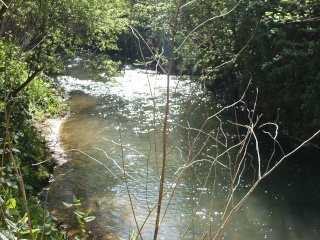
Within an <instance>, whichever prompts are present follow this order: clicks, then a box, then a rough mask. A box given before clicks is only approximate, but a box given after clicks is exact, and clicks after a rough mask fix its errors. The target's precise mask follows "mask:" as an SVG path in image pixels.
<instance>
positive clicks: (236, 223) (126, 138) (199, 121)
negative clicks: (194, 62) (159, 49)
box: [48, 69, 320, 240]
mask: <svg viewBox="0 0 320 240" xmlns="http://www.w3.org/2000/svg"><path fill="white" fill-rule="evenodd" d="M59 84H61V85H63V86H64V87H65V89H66V91H67V92H69V94H70V98H69V105H70V109H71V111H72V113H73V114H72V116H70V117H69V119H67V120H66V121H64V123H63V124H62V126H61V129H60V143H61V145H62V147H63V149H64V151H65V153H66V155H67V159H68V161H67V162H66V163H65V164H63V165H62V166H60V167H58V168H57V169H56V170H55V172H54V180H53V182H52V186H51V189H50V192H49V197H48V208H49V209H50V211H51V213H52V214H53V215H54V216H55V217H56V218H58V219H61V220H62V223H63V224H65V226H66V225H68V226H69V228H66V229H65V231H67V233H68V235H69V237H70V239H73V238H74V237H75V235H77V234H78V235H80V228H79V225H78V224H77V222H76V220H75V216H74V214H73V213H72V211H73V209H71V208H67V207H65V206H64V205H63V202H68V203H72V202H73V196H76V197H77V198H78V199H80V201H81V206H78V207H77V209H78V210H79V211H83V212H86V211H88V210H90V211H91V212H90V214H89V215H92V216H95V217H96V218H95V220H93V221H92V222H89V223H85V229H86V233H85V234H84V235H83V236H84V237H86V238H87V239H119V237H122V238H125V239H129V237H128V236H129V235H130V233H131V232H132V230H134V231H135V234H137V232H138V231H137V226H136V222H137V223H138V225H139V226H140V227H141V226H142V225H143V228H142V231H141V237H142V238H143V239H152V237H153V231H154V224H155V212H156V210H155V206H156V203H157V198H158V194H159V193H158V191H159V179H160V178H159V172H160V170H161V166H162V165H161V164H162V163H161V161H162V156H163V153H162V128H163V119H164V113H165V102H166V86H167V81H166V76H164V75H157V74H155V73H154V72H151V71H149V72H146V71H144V70H137V69H135V70H133V69H127V70H126V71H125V73H124V76H123V77H117V78H115V79H113V80H112V81H102V80H100V81H94V80H91V79H90V77H89V76H87V75H85V74H82V73H81V72H80V73H79V72H78V73H77V75H73V76H64V77H61V78H60V79H59ZM170 99H171V101H170V112H169V119H168V134H167V142H168V151H170V152H169V153H168V155H167V156H168V159H167V165H166V175H165V184H164V188H165V191H166V193H165V195H164V200H163V201H164V202H163V207H162V214H163V213H164V212H166V214H165V216H164V218H163V219H162V222H161V225H160V230H159V238H158V239H172V240H175V239H182V238H183V239H210V238H212V237H213V235H214V233H215V231H216V229H217V226H218V224H219V219H220V218H221V217H222V216H223V211H224V206H225V203H226V197H227V196H228V194H229V193H230V187H231V185H230V174H231V172H232V171H230V166H231V167H232V166H233V165H232V163H233V162H234V161H235V159H237V158H236V156H237V154H238V151H239V147H234V148H231V149H230V151H228V153H224V151H225V150H226V149H229V148H230V147H231V146H233V145H235V144H237V137H236V134H235V133H236V132H237V131H236V128H235V125H234V124H230V123H228V121H227V120H229V121H231V122H235V119H234V117H232V115H233V114H231V113H232V111H233V108H230V109H229V110H226V111H223V112H222V113H220V114H219V115H217V116H216V117H212V116H213V114H215V113H217V112H218V111H220V110H221V109H222V108H223V106H224V104H223V103H222V102H221V101H218V100H214V99H212V98H211V99H208V98H207V97H206V96H205V95H204V94H203V93H202V92H201V91H200V90H199V88H198V87H197V85H196V84H194V83H193V82H192V81H191V80H181V81H179V80H178V79H177V78H175V77H172V78H171V80H170ZM204 123H205V124H204ZM242 134H243V132H241V133H240V138H243V137H244V135H242ZM250 148H251V150H252V149H253V147H252V146H251V147H250V146H249V148H248V152H250V151H251V150H250ZM261 148H264V149H263V151H262V154H261V155H262V156H264V157H266V158H267V156H269V155H270V152H271V150H272V144H271V145H270V144H263V143H262V144H261ZM223 153H224V154H223ZM218 156H219V157H218ZM250 156H252V159H254V158H255V157H256V155H255V154H254V153H251V152H250V155H248V156H247V157H246V158H245V159H246V161H247V164H246V165H245V166H244V168H243V175H242V177H241V178H240V179H239V181H237V183H238V185H237V191H235V195H234V197H233V201H234V203H236V202H237V200H239V198H240V197H241V196H243V195H244V194H245V193H246V192H247V191H248V190H249V189H250V187H251V186H252V181H253V180H252V179H253V178H254V176H255V175H254V174H255V171H254V170H253V168H254V167H255V169H256V166H254V165H255V164H254V163H253V162H254V160H252V161H253V162H252V161H251V160H250ZM215 160H218V162H215V164H213V162H214V161H215ZM275 160H276V159H275ZM317 161H318V156H315V155H312V154H306V153H304V152H299V153H297V154H295V155H294V156H293V157H291V158H288V159H287V160H286V161H285V162H284V163H283V164H282V165H280V167H279V168H278V169H277V170H276V171H275V172H273V173H272V174H271V175H270V176H269V177H268V178H267V179H265V180H264V181H263V182H262V183H261V185H260V186H259V187H258V188H257V189H256V190H255V191H254V192H253V194H252V195H251V197H250V198H249V199H248V200H247V202H246V203H245V204H244V205H243V206H242V207H241V208H240V210H239V211H238V212H237V213H236V215H235V216H234V217H233V219H232V220H231V222H230V224H229V225H228V226H227V227H226V228H225V233H224V235H223V237H222V239H232V240H234V239H249V240H251V239H252V240H253V239H272V240H278V239H279V240H280V239H281V240H282V239H320V206H319V200H320V177H319V176H320V175H319V174H318V173H319V170H320V169H319V166H320V165H319V164H318V163H317ZM317 168H318V169H317ZM123 169H125V173H126V174H124V171H123ZM233 187H234V186H233ZM231 188H232V187H231ZM128 193H129V194H130V198H131V201H130V198H129V195H128ZM167 206H168V207H167ZM132 209H133V210H134V215H135V218H134V217H133V213H132ZM146 219H147V220H146ZM204 236H206V237H204Z"/></svg>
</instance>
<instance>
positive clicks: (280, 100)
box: [125, 0, 320, 138]
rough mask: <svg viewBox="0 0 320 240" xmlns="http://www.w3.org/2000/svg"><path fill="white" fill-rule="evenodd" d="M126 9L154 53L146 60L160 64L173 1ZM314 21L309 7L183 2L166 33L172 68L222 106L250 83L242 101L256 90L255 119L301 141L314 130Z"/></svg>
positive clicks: (319, 14)
mask: <svg viewBox="0 0 320 240" xmlns="http://www.w3.org/2000/svg"><path fill="white" fill-rule="evenodd" d="M133 2H134V4H133V5H132V8H131V12H132V15H131V16H132V19H133V20H132V24H133V25H134V27H135V29H137V31H138V32H139V33H140V34H141V35H142V37H144V39H145V41H146V43H148V44H149V46H151V47H152V49H153V51H154V54H153V58H152V57H150V58H149V59H148V58H146V59H147V61H149V62H152V61H153V63H154V62H155V61H157V60H159V59H162V60H163V61H164V62H165V61H166V59H167V57H168V56H169V55H170V51H169V49H170V33H171V32H170V31H171V29H172V25H171V24H172V19H173V18H174V14H175V13H174V12H175V11H174V9H175V8H176V7H177V1H165V2H161V3H157V4H154V3H153V2H154V1H148V3H149V4H145V1H133ZM183 3H184V2H183ZM319 22H320V4H319V3H318V1H316V0H309V1H305V0H281V1H271V0H270V1H262V0H258V1H250V0H245V1H235V0H228V1H219V0H214V1H213V0H212V1H189V2H187V3H185V4H184V5H182V7H181V9H180V15H179V19H178V24H177V26H176V28H175V29H174V31H175V34H176V37H175V45H176V46H175V47H176V53H175V54H176V57H175V68H176V70H177V73H178V72H179V71H180V73H182V74H183V73H185V74H191V75H194V76H198V77H201V78H200V80H201V81H202V82H203V85H204V86H206V87H207V88H211V89H212V90H214V91H217V90H219V92H220V93H223V94H222V95H223V96H224V97H225V98H228V99H229V100H230V101H234V100H236V99H238V98H239V95H241V94H242V93H243V91H244V90H245V89H246V88H247V85H248V84H249V80H250V79H251V85H250V88H249V91H248V94H247V102H248V103H249V104H250V102H251V103H253V101H254V99H255V98H256V94H257V91H256V89H258V103H257V105H258V107H259V111H260V113H263V114H264V115H265V116H266V117H267V118H268V119H269V120H271V121H274V120H275V119H278V123H281V124H280V125H281V128H282V130H284V131H285V132H287V133H288V134H289V135H290V136H292V137H301V138H303V137H305V136H307V135H310V134H311V133H312V132H314V131H315V130H317V129H319V127H320V121H319V119H320V115H319V114H320V106H319V104H318V102H319V100H320V99H319V94H318V93H319V80H320V79H319V76H320V75H319V74H320V73H319V67H320V66H319V64H320V62H319V61H318V58H319V53H320V24H319ZM131 38H133V39H134V37H131ZM125 39H129V37H128V36H126V37H125ZM127 41H128V40H127ZM132 45H133V44H132ZM143 50H144V52H145V54H146V55H147V56H150V53H149V54H148V52H149V50H148V49H147V48H146V47H144V48H143ZM154 65H155V64H154Z"/></svg>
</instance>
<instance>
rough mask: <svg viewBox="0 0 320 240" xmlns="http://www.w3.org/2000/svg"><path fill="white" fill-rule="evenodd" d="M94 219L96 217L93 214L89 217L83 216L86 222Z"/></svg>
mask: <svg viewBox="0 0 320 240" xmlns="http://www.w3.org/2000/svg"><path fill="white" fill-rule="evenodd" d="M95 219H96V217H95V216H89V217H85V218H84V220H85V221H86V222H91V221H93V220H95Z"/></svg>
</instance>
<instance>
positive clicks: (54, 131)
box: [35, 118, 67, 166]
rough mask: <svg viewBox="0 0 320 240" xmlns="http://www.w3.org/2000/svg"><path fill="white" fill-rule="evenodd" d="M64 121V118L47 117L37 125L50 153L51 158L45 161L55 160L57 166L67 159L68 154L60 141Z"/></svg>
mask: <svg viewBox="0 0 320 240" xmlns="http://www.w3.org/2000/svg"><path fill="white" fill-rule="evenodd" d="M63 121H64V118H55V119H46V120H44V121H42V122H38V123H37V124H36V126H35V127H36V129H37V131H38V132H39V134H40V136H41V138H42V139H43V141H44V144H45V146H46V148H47V150H48V152H49V154H50V156H49V157H50V158H49V159H46V160H45V161H53V162H54V164H55V165H57V166H59V165H62V164H63V163H65V162H66V161H67V158H66V155H65V154H64V152H63V149H62V146H61V145H60V143H59V132H60V126H61V124H62V122H63Z"/></svg>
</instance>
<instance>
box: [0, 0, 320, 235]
mask: <svg viewBox="0 0 320 240" xmlns="http://www.w3.org/2000/svg"><path fill="white" fill-rule="evenodd" d="M179 2H180V5H179ZM181 3H182V4H181ZM178 6H180V7H178ZM177 9H178V10H179V11H178V13H179V14H178V21H177V22H176V23H175V22H174V19H175V16H176V12H177ZM0 22H1V26H0V59H1V62H0V92H1V94H2V98H1V100H0V114H1V115H0V120H1V122H0V144H1V149H0V153H1V159H2V161H1V169H2V170H1V173H0V174H1V182H0V186H1V189H0V194H1V198H0V204H1V209H0V211H1V213H0V229H1V233H0V237H1V238H4V237H3V236H2V235H1V234H4V235H6V237H7V238H8V239H13V236H18V237H21V236H26V235H29V236H30V238H34V239H36V238H43V239H46V238H45V236H46V234H47V237H48V238H49V237H50V234H53V233H52V232H51V230H50V231H49V230H48V229H51V228H52V226H51V225H50V224H49V225H48V226H46V228H43V227H41V226H42V225H41V224H42V223H43V221H42V220H43V219H45V217H44V215H45V214H42V215H41V214H39V211H40V210H39V208H38V206H37V205H35V203H32V206H33V207H34V208H36V209H38V210H37V211H34V212H35V215H29V214H32V211H31V210H30V211H29V210H28V204H29V205H30V204H31V202H32V201H27V202H26V198H25V196H24V193H23V192H24V190H25V189H24V188H31V186H32V187H33V188H34V189H35V191H37V190H38V189H37V187H39V185H38V182H39V179H43V180H44V179H46V178H47V177H48V176H49V174H48V171H49V168H50V166H45V165H37V167H34V166H33V165H32V164H35V163H38V162H41V161H43V159H44V156H45V155H44V151H43V150H42V148H39V145H40V142H39V139H38V138H37V134H36V133H35V130H34V128H33V126H32V123H33V122H34V121H35V120H36V119H39V118H41V117H46V116H54V115H57V114H58V113H59V110H60V108H61V102H60V101H59V100H58V99H57V98H56V97H55V92H56V91H57V89H55V88H52V83H51V82H50V81H49V80H48V78H46V77H45V75H48V74H59V73H61V72H63V69H64V67H63V62H64V61H65V60H66V59H69V58H71V57H74V56H78V55H81V56H82V57H84V58H87V59H89V60H90V61H87V62H86V63H87V64H88V68H89V69H90V68H95V69H97V68H98V69H103V70H104V71H106V73H107V74H111V73H114V71H115V68H117V66H118V63H115V62H114V61H112V60H111V59H112V55H114V53H118V54H120V55H122V60H123V62H124V63H125V62H127V61H131V62H134V63H136V64H137V63H138V62H140V63H141V64H143V65H146V66H149V67H153V68H154V67H158V66H160V65H159V63H160V62H161V66H163V67H162V71H166V70H167V69H168V59H169V57H170V56H171V54H172V52H171V42H172V37H173V36H174V37H175V38H174V39H175V42H174V44H175V49H176V52H175V54H176V55H175V59H174V68H173V69H172V71H174V73H176V74H178V73H180V74H188V75H193V76H195V77H196V78H197V79H199V81H201V84H202V85H203V86H204V87H206V88H211V89H212V90H214V91H218V92H219V93H223V94H222V95H223V96H224V97H225V98H227V99H229V100H230V101H233V100H235V99H237V98H238V97H239V95H241V94H242V93H243V91H244V89H246V88H247V85H248V84H249V80H250V79H251V81H250V87H249V91H248V94H247V99H248V101H247V102H248V103H249V104H250V102H252V103H253V101H254V99H255V98H256V94H257V91H256V89H258V93H259V94H258V106H259V111H260V112H261V113H264V115H265V116H266V117H267V119H270V120H272V121H274V120H275V119H278V121H279V123H280V122H281V127H282V130H285V131H286V132H287V133H288V134H289V135H290V136H293V137H301V138H303V137H305V136H306V135H310V133H312V132H314V131H315V130H316V129H319V127H320V105H319V104H318V103H319V102H320V95H319V91H320V87H319V86H320V84H319V83H320V61H319V54H320V24H319V23H320V4H319V3H318V1H317V0H277V1H273V0H269V1H262V0H254V1H252V0H244V1H235V0H227V1H226V0H207V1H177V0H167V1H153V0H143V1H142V0H141V1H140V0H112V1H104V0H68V1H66V0H38V1H33V0H27V1H25V0H14V1H8V0H3V1H0ZM138 39H140V40H139V41H138ZM21 175H24V179H25V186H24V185H23V182H21V181H20V180H19V179H20V176H21ZM28 186H29V187H28ZM28 192H32V191H29V190H27V194H29V193H28ZM31 209H32V208H31ZM25 214H27V215H25ZM25 216H27V217H25ZM36 216H37V217H36ZM39 216H40V217H39ZM30 219H35V220H32V221H30ZM50 221H51V220H50ZM50 221H49V220H48V222H50ZM29 229H33V231H30V230H29ZM2 230H3V231H2ZM40 233H41V234H40ZM54 234H55V237H58V233H54ZM52 236H53V235H52ZM4 239H5V238H4Z"/></svg>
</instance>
